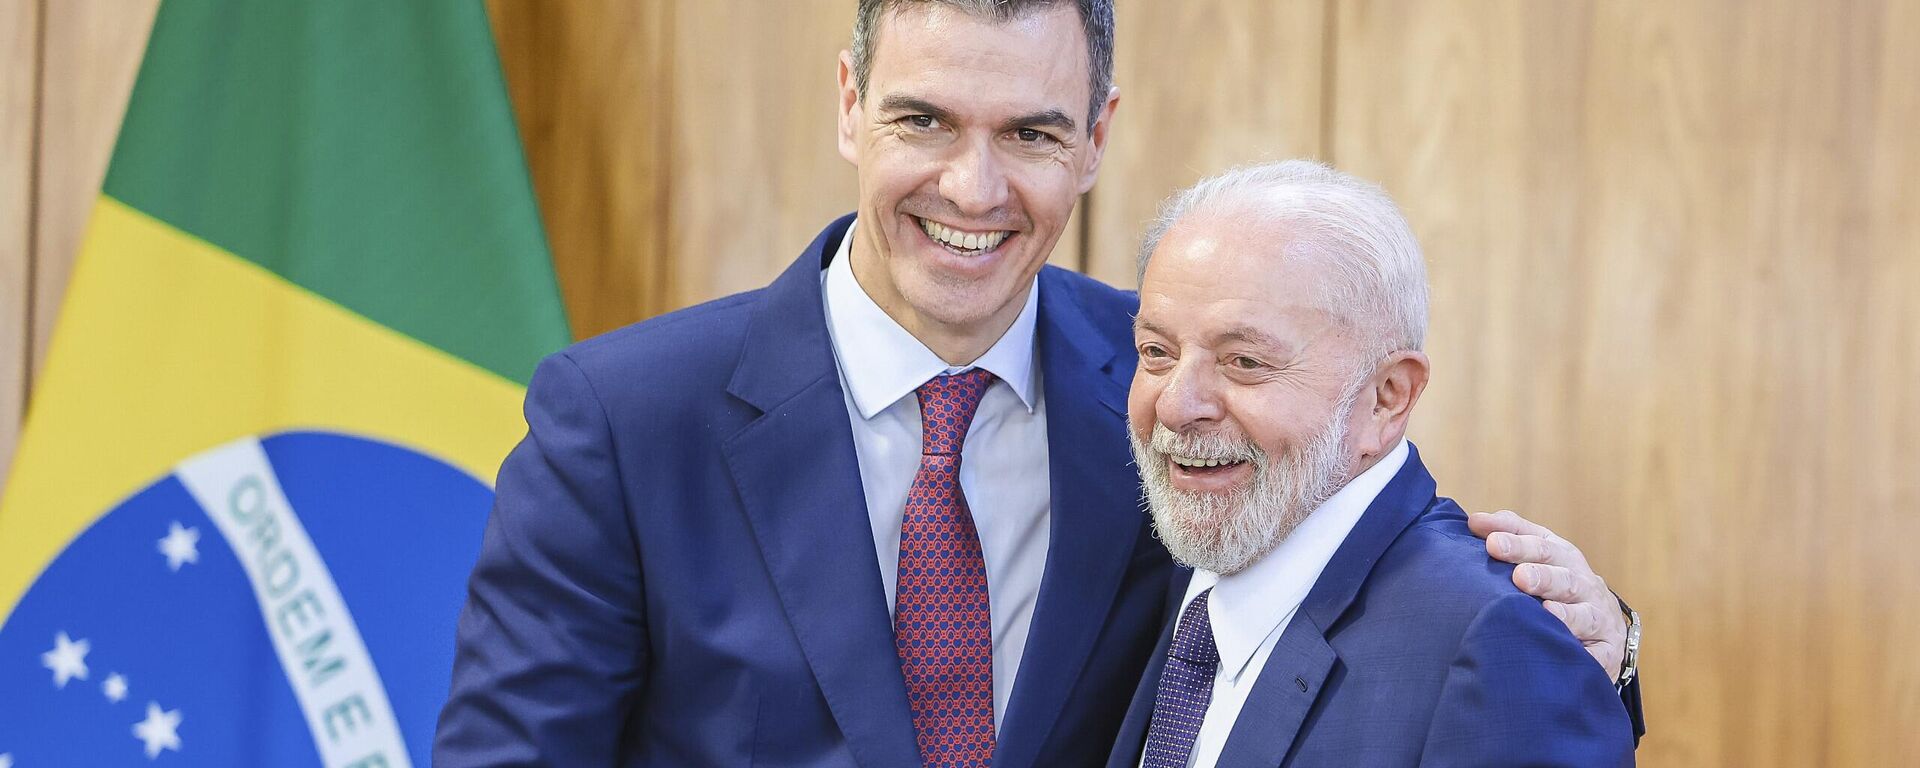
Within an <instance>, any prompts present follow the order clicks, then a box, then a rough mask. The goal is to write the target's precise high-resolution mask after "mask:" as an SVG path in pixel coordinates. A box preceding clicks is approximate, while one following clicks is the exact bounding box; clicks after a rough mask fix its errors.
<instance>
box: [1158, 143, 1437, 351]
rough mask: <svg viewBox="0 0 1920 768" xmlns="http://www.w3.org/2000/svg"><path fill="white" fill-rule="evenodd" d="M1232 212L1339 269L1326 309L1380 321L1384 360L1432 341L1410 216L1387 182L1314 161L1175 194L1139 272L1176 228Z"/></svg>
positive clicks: (1225, 176)
mask: <svg viewBox="0 0 1920 768" xmlns="http://www.w3.org/2000/svg"><path fill="white" fill-rule="evenodd" d="M1223 208H1225V209H1229V210H1231V211H1233V212H1234V213H1235V214H1241V213H1244V214H1245V215H1249V216H1254V217H1258V219H1257V222H1258V223H1262V224H1283V225H1285V226H1287V228H1288V233H1289V235H1290V236H1291V237H1292V243H1291V244H1290V245H1289V247H1288V248H1287V254H1288V255H1293V254H1296V253H1300V254H1312V255H1313V256H1315V257H1318V258H1320V259H1322V260H1323V263H1325V264H1326V265H1327V266H1328V267H1329V268H1330V272H1331V277H1330V279H1329V280H1328V285H1326V286H1323V288H1322V293H1321V301H1322V302H1323V304H1322V308H1324V309H1326V310H1328V311H1330V312H1333V313H1334V314H1336V315H1338V316H1341V317H1344V318H1346V319H1347V320H1349V321H1352V322H1354V323H1355V324H1356V325H1359V326H1360V327H1368V326H1371V325H1376V324H1377V327H1378V328H1379V332H1380V334H1381V336H1382V338H1380V339H1378V340H1377V341H1378V343H1379V344H1381V345H1382V346H1384V347H1385V348H1384V349H1380V350H1377V351H1378V352H1379V354H1382V355H1384V354H1387V353H1389V352H1393V351H1396V350H1402V349H1407V350H1417V349H1419V348H1420V345H1421V344H1422V343H1423V342H1424V341H1425V339H1426V335H1427V267H1426V261H1425V259H1424V258H1423V257H1422V256H1421V255H1420V244H1419V243H1418V242H1417V241H1415V240H1414V237H1413V230H1412V228H1411V227H1409V226H1408V225H1407V220H1406V217H1405V216H1403V215H1401V213H1400V208H1399V206H1396V205H1394V204H1393V199H1392V198H1390V197H1388V196H1387V193H1386V192H1385V191H1383V190H1381V189H1380V187H1379V186H1377V185H1375V184H1373V183H1372V182H1368V181H1366V180H1363V179H1361V178H1359V177H1356V176H1352V175H1349V174H1345V173H1341V172H1340V171H1336V170H1334V169H1333V168H1332V167H1329V166H1327V165H1324V164H1321V163H1318V162H1314V161H1312V160H1287V161H1283V162H1278V163H1265V164H1261V165H1250V166H1243V167H1239V168H1235V169H1233V170H1230V171H1227V172H1226V173H1222V174H1220V175H1218V176H1213V177H1211V178H1207V179H1203V180H1201V181H1200V183H1198V184H1195V185H1193V186H1191V187H1188V188H1186V189H1184V190H1181V191H1180V192H1179V193H1177V194H1175V195H1174V196H1173V197H1171V198H1168V200H1167V202H1166V203H1165V204H1164V205H1163V206H1162V207H1161V209H1160V216H1159V217H1158V218H1157V219H1155V220H1154V222H1153V224H1152V225H1151V226H1149V227H1148V228H1147V235H1146V238H1145V240H1144V241H1143V242H1142V244H1141V246H1140V257H1139V274H1140V276H1141V277H1143V278H1144V277H1145V276H1146V273H1147V261H1148V260H1149V259H1151V258H1152V257H1153V252H1154V251H1155V250H1158V249H1159V247H1160V241H1161V240H1162V239H1164V238H1165V237H1166V235H1167V232H1168V230H1171V229H1173V227H1174V225H1176V224H1178V223H1180V221H1181V220H1182V219H1185V218H1187V217H1188V216H1190V215H1193V214H1196V213H1205V212H1209V211H1219V210H1221V209H1223Z"/></svg>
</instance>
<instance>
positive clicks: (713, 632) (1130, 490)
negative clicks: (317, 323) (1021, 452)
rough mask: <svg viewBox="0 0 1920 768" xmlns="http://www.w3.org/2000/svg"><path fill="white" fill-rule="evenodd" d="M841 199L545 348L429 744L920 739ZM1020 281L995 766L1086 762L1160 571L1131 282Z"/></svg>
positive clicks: (457, 760) (894, 752)
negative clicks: (1047, 518) (1029, 554)
mask: <svg viewBox="0 0 1920 768" xmlns="http://www.w3.org/2000/svg"><path fill="white" fill-rule="evenodd" d="M850 221H851V217H848V218H843V219H841V220H839V221H836V222H834V223H833V224H832V225H831V226H829V227H828V228H827V229H826V231H824V232H823V233H821V235H820V236H819V238H818V239H816V240H815V241H814V242H813V244H812V245H811V246H809V247H808V248H807V250H806V253H805V254H803V255H802V256H801V257H800V259H799V260H798V261H797V262H795V263H794V265H793V266H792V267H791V268H790V269H788V270H787V271H786V273H785V274H783V275H782V276H780V277H779V278H778V279H777V280H776V281H774V283H773V284H772V285H770V286H768V287H766V288H764V289H762V290H758V291H753V292H750V293H744V294H740V295H737V296H733V297H730V298H725V299H721V300H719V301H715V302H712V303H709V304H704V305H701V306H697V307H693V308H691V309H687V310H684V311H681V312H675V313H673V314H669V315H665V316H662V317H659V318H655V319H653V320H649V321H646V322H643V323H640V324H638V325H635V326H631V327H629V328H626V329H623V330H619V331H615V332H613V333H610V334H607V335H604V336H601V337H598V338H595V339H591V340H588V341H585V342H582V343H580V344H577V345H575V346H573V347H572V348H569V349H567V350H566V351H563V352H561V353H559V354H556V355H553V356H552V357H549V358H547V359H546V360H545V361H544V362H542V363H541V365H540V367H539V369H538V371H537V372H536V373H535V374H534V377H533V381H532V384H531V385H530V386H529V387H528V390H527V404H526V416H527V423H528V425H529V434H528V436H527V438H526V439H525V440H523V441H522V442H521V443H520V445H519V446H518V447H516V448H515V449H514V451H513V453H512V454H511V455H510V456H509V457H508V459H507V460H506V463H505V464H504V465H503V466H502V467H501V470H500V477H499V482H498V485H497V490H498V497H497V501H496V502H495V506H494V510H493V514H492V517H491V518H490V520H489V522H488V526H487V532H486V538H485V543H484V545H483V547H482V550H481V554H480V559H479V562H478V564H477V565H476V567H475V569H474V572H473V577H472V580H471V584H470V590H469V595H468V601H467V606H466V608H465V610H464V611H463V612H462V614H461V617H460V626H459V650H458V653H457V656H456V660H455V666H454V674H453V689H452V695H451V698H450V700H449V701H448V703H447V706H446V709H445V711H444V712H443V713H442V715H441V719H440V727H439V732H438V734H437V736H436V738H435V744H434V763H435V765H438V766H443V767H445V768H457V767H459V766H477V765H486V766H503V765H534V764H540V765H563V766H608V765H632V766H637V765H662V766H695V765H713V766H747V765H807V766H866V768H897V767H899V766H912V765H917V764H918V763H919V756H918V750H917V748H916V746H915V743H914V731H913V724H912V721H911V718H910V715H909V710H908V708H907V697H906V688H905V683H904V682H903V679H902V676H901V673H900V663H899V659H898V656H897V655H896V652H895V650H894V642H893V630H892V626H891V622H890V621H889V619H888V614H887V605H886V599H885V597H884V593H883V591H882V587H881V580H880V571H879V566H878V557H877V555H876V553H875V552H874V546H873V537H872V534H871V529H870V528H869V526H868V522H867V511H866V501H865V495H864V494H863V492H862V490H861V485H860V472H859V467H858V465H857V464H856V459H855V454H854V446H853V436H852V430H851V427H850V426H849V423H848V415H847V410H846V407H845V401H844V399H843V397H842V395H841V385H840V380H839V376H838V373H837V371H836V369H835V364H834V355H833V349H832V346H831V344H830V342H829V340H828V334H827V328H826V318H825V314H824V311H823V309H822V304H821V288H820V270H821V269H822V268H824V267H825V265H826V262H827V260H828V259H830V258H831V257H832V255H833V254H834V252H835V250H836V248H837V247H838V245H839V241H840V239H841V237H842V236H843V235H844V234H845V232H846V230H847V226H848V223H849V222H850ZM1039 279H1040V307H1039V319H1038V329H1037V333H1036V344H1037V346H1038V349H1039V359H1040V366H1041V371H1042V376H1043V379H1044V386H1045V388H1046V389H1045V392H1046V402H1047V438H1048V440H1049V442H1050V445H1051V446H1052V450H1051V451H1050V452H1049V455H1050V456H1051V461H1052V466H1051V467H1050V470H1051V473H1052V478H1053V480H1052V502H1051V503H1052V523H1051V525H1052V528H1051V531H1052V537H1053V538H1052V544H1051V547H1050V550H1049V551H1048V553H1047V565H1046V571H1045V576H1044V577H1043V579H1042V581H1041V585H1040V594H1039V603H1038V606H1037V608H1036V610H1035V611H1034V618H1033V626H1032V629H1031V634H1030V637H1029V640H1028V643H1027V647H1026V650H1025V655H1024V657H1023V658H1022V661H1021V666H1020V671H1019V675H1018V678H1017V680H1016V681H1015V685H1014V689H1013V693H1012V699H1011V701H1010V703H1009V704H1008V708H1007V712H1006V716H1005V718H1004V723H1003V725H1002V728H1001V732H1000V734H999V744H998V750H997V752H996V754H995V759H994V765H996V766H1032V765H1045V766H1061V765H1067V766H1070V765H1089V764H1092V765H1097V764H1099V763H1100V762H1101V761H1102V760H1104V758H1105V755H1106V753H1107V752H1108V750H1109V749H1110V748H1111V745H1112V743H1113V739H1114V736H1115V733H1116V730H1117V728H1118V727H1119V724H1120V720H1121V718H1122V716H1123V715H1124V714H1125V711H1126V706H1127V702H1128V699H1129V697H1130V695H1131V693H1132V691H1133V689H1134V687H1135V685H1136V683H1137V682H1138V681H1139V679H1140V670H1141V669H1142V668H1143V667H1144V666H1145V665H1146V659H1147V654H1148V653H1149V652H1150V651H1151V650H1152V647H1153V643H1154V638H1155V635H1156V633H1157V631H1158V629H1159V625H1160V611H1161V609H1162V601H1163V599H1164V595H1165V594H1166V588H1167V583H1168V580H1169V578H1170V577H1171V574H1172V571H1173V569H1172V567H1171V564H1170V561H1169V558H1168V556H1167V553H1166V550H1165V549H1164V548H1162V547H1161V546H1160V545H1159V543H1158V542H1157V541H1155V540H1154V539H1153V538H1152V535H1151V533H1150V532H1149V529H1148V524H1147V517H1146V516H1145V515H1144V514H1143V513H1142V512H1141V511H1140V506H1139V496H1138V494H1139V491H1138V487H1139V486H1138V481H1137V480H1136V478H1135V477H1134V475H1133V470H1132V468H1131V465H1130V464H1129V457H1128V455H1127V442H1126V436H1125V431H1124V430H1125V417H1124V413H1125V411H1126V388H1127V382H1128V379H1129V377H1131V376H1132V373H1133V368H1134V356H1133V350H1132V339H1131V336H1130V330H1129V329H1130V325H1131V321H1130V319H1129V315H1130V313H1131V312H1132V311H1133V309H1134V306H1135V299H1134V298H1133V296H1132V295H1131V294H1128V293H1126V292H1123V291H1118V290H1114V289H1112V288H1109V287H1106V286H1104V285H1101V284H1100V283H1098V282H1095V281H1093V280H1091V279H1088V278H1085V277H1081V276H1078V275H1075V274H1072V273H1069V272H1065V271H1062V270H1058V269H1053V268H1047V269H1046V270H1045V271H1043V272H1042V273H1041V275H1040V278H1039ZM851 364H853V365H858V364H859V362H858V361H851ZM889 554H891V553H889ZM1588 666H1592V662H1588Z"/></svg>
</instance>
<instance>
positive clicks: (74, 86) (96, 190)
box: [33, 0, 159, 368]
mask: <svg viewBox="0 0 1920 768" xmlns="http://www.w3.org/2000/svg"><path fill="white" fill-rule="evenodd" d="M158 8H159V0H59V2H48V3H46V4H45V5H44V6H43V11H42V12H43V13H44V14H45V17H44V18H43V19H42V20H41V23H42V24H43V25H44V26H45V29H46V33H45V38H44V41H43V45H42V50H43V51H44V52H45V53H44V56H43V58H42V61H41V70H40V72H41V82H42V87H41V98H40V158H39V174H40V175H39V183H38V188H39V200H38V208H37V214H36V216H37V218H38V226H37V227H36V228H35V239H36V242H35V243H34V249H33V251H34V270H33V271H34V287H33V291H34V297H35V298H34V302H33V314H34V318H33V333H34V338H33V360H34V366H35V367H36V368H37V367H38V366H39V363H40V361H41V360H42V359H43V358H45V357H46V353H47V341H48V339H50V338H51V337H52V333H53V321H54V318H55V317H56V316H57V313H58V312H59V308H60V299H61V298H62V297H63V296H64V295H65V293H66V289H67V276H68V274H69V273H70V272H71V271H72V269H73V258H74V256H75V255H76V254H77V253H78V251H79V249H80V238H81V235H82V234H83V233H84V232H85V231H86V227H87V217H88V215H89V214H91V213H92V211H93V201H94V198H95V197H96V196H98V195H99V194H100V181H101V179H104V178H105V177H106V173H107V160H108V158H110V157H112V155H113V139H114V137H115V136H117V135H119V133H120V118H121V116H122V115H124V114H126V111H127V95H128V94H130V93H132V91H133V78H134V76H135V75H136V74H138V73H139V70H140V56H141V54H143V53H145V52H146V48H147V33H148V31H150V30H151V29H152V28H153V15H154V12H155V11H156V10H157V9H158Z"/></svg>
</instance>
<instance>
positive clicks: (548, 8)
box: [488, 0, 674, 338]
mask: <svg viewBox="0 0 1920 768" xmlns="http://www.w3.org/2000/svg"><path fill="white" fill-rule="evenodd" d="M488 10H489V12H490V13H491V15H492V18H493V26H494V32H495V37H496V39H497V41H498V44H499V48H500V59H501V63H502V67H503V69H504V70H505V71H506V74H507V84H508V87H509V90H510V91H511V92H512V95H513V102H514V110H515V112H516V113H517V115H518V117H519V123H520V135H521V140H522V143H523V144H524V145H525V147H526V153H527V164H528V167H529V169H530V172H531V174H532V176H533V186H534V191H535V192H536V194H537V195H538V196H539V199H540V212H541V217H542V218H543V219H544V220H545V223H546V229H547V239H548V242H549V243H550V245H551V248H552V251H553V260H554V267H555V271H556V273H557V276H558V278H559V281H560V288H561V292H562V294H564V295H565V297H566V300H567V309H568V314H569V315H570V319H571V320H572V322H573V332H574V335H575V336H577V337H581V338H584V337H587V336H592V335H594V334H597V333H601V332H604V331H607V330H611V329H613V328H617V327H619V326H621V325H625V324H627V323H631V322H633V321H635V320H637V319H640V318H645V317H649V316H652V315H655V314H659V313H661V312H664V311H667V310H669V309H672V308H673V307H672V306H671V305H670V304H669V295H668V292H667V290H666V278H667V274H668V265H669V264H670V263H671V260H670V259H669V258H668V254H667V250H666V248H667V197H666V195H667V191H668V186H669V182H668V168H669V162H668V159H667V150H668V144H667V136H668V125H669V123H670V118H669V114H670V113H671V111H672V109H673V106H674V99H673V94H672V92H671V89H672V83H671V81H670V80H669V79H668V73H669V71H670V69H669V63H670V60H671V59H670V57H671V53H672V49H671V45H670V42H669V38H668V33H669V25H670V23H671V15H670V11H671V7H670V5H669V4H668V3H664V2H645V3H634V2H628V1H627V0H579V1H576V2H567V3H546V2H534V1H533V0H491V2H489V3H488Z"/></svg>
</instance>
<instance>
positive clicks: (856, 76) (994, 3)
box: [851, 0, 1113, 133]
mask: <svg viewBox="0 0 1920 768" xmlns="http://www.w3.org/2000/svg"><path fill="white" fill-rule="evenodd" d="M1061 2H1066V0H860V8H859V11H858V12H857V14H856V15H855V16H854V18H853V45H852V46H851V49H852V53H853V83H854V89H855V91H856V92H858V93H859V94H860V99H861V100H862V101H865V100H866V98H867V74H868V72H870V71H871V70H872V67H873V44H874V36H875V34H876V32H877V30H878V29H879V24H880V15H881V14H882V13H887V12H898V11H899V10H900V9H901V8H904V7H906V6H908V5H917V4H925V5H944V6H947V7H950V8H956V9H959V10H960V11H961V12H963V13H966V14H967V15H969V16H973V17H975V18H980V19H988V20H991V21H994V22H996V23H1005V22H1008V21H1012V20H1014V19H1017V18H1020V17H1021V16H1024V15H1026V14H1028V13H1032V12H1034V11H1038V10H1044V9H1047V8H1051V7H1053V6H1054V5H1056V4H1058V3H1061ZM1074 8H1075V9H1076V10H1078V11H1079V12H1080V26H1081V29H1082V30H1084V31H1085V32H1086V33H1087V69H1088V72H1087V78H1088V82H1089V83H1091V84H1092V87H1093V93H1092V95H1091V96H1090V97H1089V98H1090V99H1091V101H1092V103H1091V104H1089V106H1088V108H1087V131H1088V132H1089V133H1091V132H1092V131H1093V124H1094V123H1096V122H1098V121H1099V120H1100V110H1101V109H1103V108H1105V106H1106V104H1107V91H1108V90H1110V89H1112V88H1113V0H1074Z"/></svg>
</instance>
